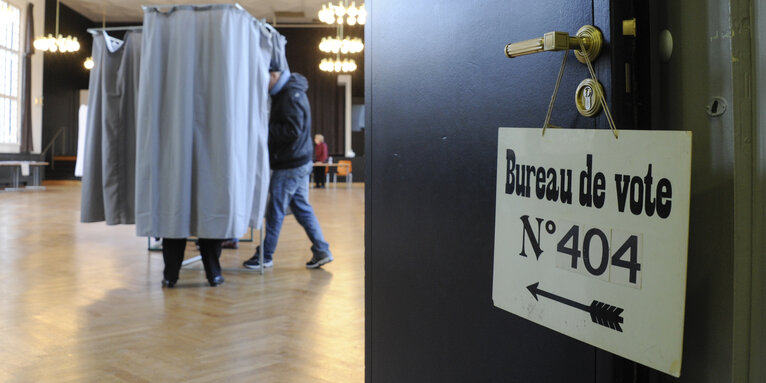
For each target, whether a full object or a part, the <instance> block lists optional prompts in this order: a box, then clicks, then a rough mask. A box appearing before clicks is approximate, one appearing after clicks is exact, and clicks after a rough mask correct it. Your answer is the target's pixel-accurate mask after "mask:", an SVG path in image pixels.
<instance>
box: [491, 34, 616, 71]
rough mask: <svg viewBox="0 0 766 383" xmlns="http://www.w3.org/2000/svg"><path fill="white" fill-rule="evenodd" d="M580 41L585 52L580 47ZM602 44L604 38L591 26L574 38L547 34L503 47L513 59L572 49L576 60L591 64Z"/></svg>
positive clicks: (566, 35) (599, 51) (506, 53)
mask: <svg viewBox="0 0 766 383" xmlns="http://www.w3.org/2000/svg"><path fill="white" fill-rule="evenodd" d="M581 41H582V45H583V46H584V47H585V51H582V48H581V47H580V42H581ZM603 43H604V36H603V35H602V34H601V31H599V30H598V28H596V27H594V26H592V25H585V26H583V27H582V28H580V30H578V31H577V34H576V35H575V36H570V35H569V33H567V32H548V33H546V34H545V35H544V36H543V37H540V38H536V39H530V40H525V41H520V42H518V43H510V44H508V45H506V46H505V55H506V56H508V58H514V57H519V56H524V55H528V54H532V53H537V52H546V51H563V50H566V49H572V50H574V51H575V56H576V57H577V60H578V61H580V62H581V63H585V60H586V57H587V58H588V59H589V60H590V61H591V62H592V61H593V60H595V59H596V57H598V55H599V53H601V46H602V45H603Z"/></svg>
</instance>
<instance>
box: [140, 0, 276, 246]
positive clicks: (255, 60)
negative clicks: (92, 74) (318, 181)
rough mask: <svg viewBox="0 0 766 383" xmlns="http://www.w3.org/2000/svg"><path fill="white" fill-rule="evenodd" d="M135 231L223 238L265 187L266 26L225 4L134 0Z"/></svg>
mask: <svg viewBox="0 0 766 383" xmlns="http://www.w3.org/2000/svg"><path fill="white" fill-rule="evenodd" d="M143 33H144V41H143V50H142V57H141V80H140V82H141V87H140V90H139V98H138V100H139V105H138V116H137V118H138V131H137V140H138V142H137V153H138V154H137V162H136V233H137V234H138V235H139V236H153V237H168V238H184V237H188V236H198V237H201V238H232V237H239V236H241V235H243V234H244V233H245V231H246V230H247V228H248V226H252V227H255V228H259V227H260V225H259V224H260V218H261V217H262V216H263V213H264V211H265V204H266V196H267V193H268V178H269V165H268V149H267V139H268V101H267V100H268V95H267V88H268V68H269V62H270V60H271V48H272V43H271V37H272V35H271V33H270V32H269V31H268V30H267V29H266V28H265V27H264V26H263V24H262V23H261V22H260V21H257V20H256V19H254V18H253V17H252V16H250V15H249V14H248V13H247V12H245V11H244V10H242V9H240V8H238V7H235V6H232V5H215V6H175V7H172V8H170V9H166V8H163V9H161V10H160V9H156V8H153V7H145V8H144V23H143Z"/></svg>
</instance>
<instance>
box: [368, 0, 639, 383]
mask: <svg viewBox="0 0 766 383" xmlns="http://www.w3.org/2000/svg"><path fill="white" fill-rule="evenodd" d="M367 7H368V9H369V11H370V20H369V21H368V25H367V26H366V31H365V34H366V44H367V47H366V57H365V65H366V67H365V73H366V87H365V89H366V95H365V97H366V99H365V101H366V107H367V111H368V112H367V121H366V126H367V127H368V129H369V132H370V134H368V137H367V142H366V145H367V147H366V151H365V152H366V161H367V166H366V167H367V169H369V170H368V171H369V173H368V174H367V184H366V188H367V191H366V239H365V244H366V278H367V282H366V295H365V296H366V380H367V382H568V383H572V382H597V381H598V382H612V381H616V380H614V377H615V376H619V375H621V374H622V372H623V370H625V369H626V368H629V369H631V370H632V368H633V367H632V365H630V364H628V363H623V362H616V360H615V358H613V357H612V356H611V355H608V354H606V353H604V352H601V351H598V350H597V349H595V348H594V347H591V346H589V345H586V344H584V343H581V342H579V341H576V340H574V339H571V338H568V337H566V336H564V335H560V334H558V333H555V332H553V331H551V330H548V329H546V328H543V327H541V326H539V325H536V324H534V323H531V322H529V321H527V320H525V319H521V318H519V317H517V316H514V315H512V314H509V313H507V312H505V311H502V310H500V309H497V308H495V307H494V306H493V304H492V259H493V244H494V239H493V238H494V211H495V177H496V153H497V128H498V127H501V126H510V127H541V126H542V125H543V121H544V119H545V114H546V111H547V108H548V103H549V100H550V97H551V94H552V91H553V88H554V84H555V82H556V76H557V74H558V71H559V68H560V65H561V58H562V55H563V52H544V53H537V54H532V55H528V56H523V57H520V58H515V59H508V58H506V56H505V54H504V51H503V49H504V47H505V45H506V44H507V43H509V42H515V41H522V40H526V39H530V38H534V37H540V36H543V34H544V33H546V32H550V31H563V32H569V33H572V34H573V33H574V32H576V31H577V30H578V29H579V28H580V27H582V26H583V25H586V24H591V25H595V26H596V27H598V28H599V29H600V30H601V31H602V32H603V34H604V38H605V43H606V46H605V49H604V50H603V51H602V54H601V56H600V57H599V58H598V60H597V62H596V63H595V64H594V65H595V68H596V73H597V75H598V77H599V80H601V82H602V84H603V85H604V88H605V90H606V93H607V98H608V99H609V100H610V101H611V100H613V97H614V94H615V93H618V92H613V88H614V87H616V86H617V87H620V89H619V94H620V97H622V96H623V95H624V94H625V93H626V90H625V83H626V81H625V80H624V79H625V78H626V77H625V76H624V75H623V73H622V72H620V73H619V76H618V74H617V73H616V72H615V76H614V77H620V78H621V79H623V80H622V83H621V84H620V81H616V82H615V81H613V79H612V77H613V76H612V73H613V68H624V67H625V65H624V62H623V59H624V57H627V56H628V55H627V54H625V52H623V51H622V48H620V49H621V50H620V51H619V53H620V54H619V57H613V54H614V52H615V51H616V48H617V46H620V47H622V45H621V44H623V42H624V41H623V38H622V36H620V41H613V39H612V38H611V36H612V35H613V33H614V32H613V29H615V30H617V28H618V27H619V26H621V21H622V18H623V15H617V14H616V11H617V10H615V9H610V8H609V2H608V1H606V0H539V1H537V0H536V1H509V0H498V1H455V0H444V1H434V2H430V1H429V2H413V1H402V0H372V1H370V0H368V1H367ZM628 53H629V52H628ZM570 55H572V53H571V52H570ZM587 77H589V75H588V70H587V67H586V66H585V65H583V64H581V63H579V62H577V60H575V58H574V56H570V58H569V60H568V64H567V70H566V72H565V74H564V78H563V82H562V84H561V88H560V91H559V92H560V93H559V97H558V102H557V103H556V107H555V110H554V113H553V119H552V123H553V124H555V125H559V126H563V127H569V128H593V127H597V128H606V122H605V119H604V117H603V113H602V114H601V115H599V116H597V117H596V118H588V117H582V116H580V114H579V113H578V112H577V110H576V108H575V104H574V92H575V89H576V87H577V85H578V84H579V83H580V81H582V80H583V79H585V78H587ZM627 78H628V79H630V76H628V77H627ZM629 81H630V80H628V82H629ZM620 97H618V99H620V103H623V101H622V99H621V98H620ZM625 104H627V105H632V104H633V103H631V102H626V103H625ZM623 109H624V108H622V107H618V108H614V110H613V112H614V114H615V119H616V120H617V121H618V124H622V125H623V126H622V127H623V128H626V127H632V126H634V125H632V124H633V122H634V120H635V119H633V118H632V117H631V115H630V114H631V112H630V111H628V112H625V111H624V110H623ZM621 363H622V364H621ZM625 381H627V380H625ZM630 381H632V378H631V380H630Z"/></svg>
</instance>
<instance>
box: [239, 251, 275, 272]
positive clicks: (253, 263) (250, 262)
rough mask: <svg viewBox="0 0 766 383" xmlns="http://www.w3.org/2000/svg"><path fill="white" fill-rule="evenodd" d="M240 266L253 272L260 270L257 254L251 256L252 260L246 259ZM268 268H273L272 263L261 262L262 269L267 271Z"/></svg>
mask: <svg viewBox="0 0 766 383" xmlns="http://www.w3.org/2000/svg"><path fill="white" fill-rule="evenodd" d="M242 266H245V267H247V268H248V269H253V270H260V269H261V260H260V259H258V253H257V252H256V253H255V255H253V256H252V258H250V259H248V260H247V261H245V262H243V263H242ZM270 267H274V261H273V260H271V261H267V260H265V259H264V260H263V268H264V269H268V268H270Z"/></svg>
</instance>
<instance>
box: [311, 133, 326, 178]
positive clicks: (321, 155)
mask: <svg viewBox="0 0 766 383" xmlns="http://www.w3.org/2000/svg"><path fill="white" fill-rule="evenodd" d="M314 162H315V164H323V163H326V162H327V144H326V143H325V142H324V136H323V135H321V134H317V135H315V136H314ZM326 169H327V168H326V167H324V166H315V167H314V185H315V186H316V187H317V188H323V187H324V183H325V171H326Z"/></svg>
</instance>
